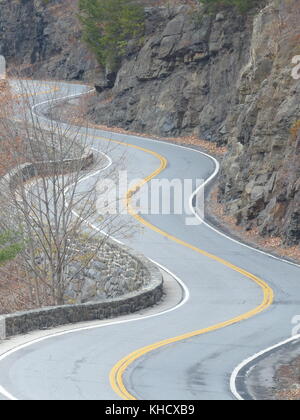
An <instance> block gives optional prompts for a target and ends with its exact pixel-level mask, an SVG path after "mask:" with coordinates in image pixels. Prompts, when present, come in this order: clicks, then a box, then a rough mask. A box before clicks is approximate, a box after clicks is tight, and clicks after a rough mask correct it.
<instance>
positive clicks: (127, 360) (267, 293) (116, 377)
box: [94, 136, 274, 400]
mask: <svg viewBox="0 0 300 420" xmlns="http://www.w3.org/2000/svg"><path fill="white" fill-rule="evenodd" d="M94 137H95V138H98V139H101V140H106V141H110V142H113V143H116V144H120V145H122V146H127V147H130V148H134V149H137V150H140V151H143V152H145V153H147V154H150V155H152V156H154V157H156V158H157V159H158V160H159V162H160V165H159V167H158V168H157V169H156V170H155V171H154V172H152V174H150V175H149V176H147V177H146V178H145V179H143V180H142V181H140V182H139V183H137V184H136V185H135V186H134V187H132V188H131V189H130V190H129V191H128V192H127V194H126V197H125V199H124V200H125V204H126V207H127V209H128V212H129V214H130V215H131V216H132V217H134V218H135V219H136V220H137V221H138V222H139V223H141V224H143V225H144V226H146V227H147V228H149V229H151V230H153V231H154V232H156V233H158V234H160V235H162V236H164V237H166V238H168V239H170V240H171V241H174V242H176V243H177V244H179V245H182V246H184V247H186V248H188V249H190V250H192V251H194V252H197V253H198V254H201V255H204V256H205V257H207V258H209V259H211V260H213V261H215V262H217V263H219V264H222V265H223V266H225V267H228V268H230V269H231V270H233V271H236V272H237V273H239V274H242V275H243V276H244V277H246V278H248V279H250V280H251V281H253V282H255V283H256V284H257V285H258V286H259V287H260V288H261V289H262V291H263V300H262V302H261V304H260V305H259V306H257V307H255V308H253V309H252V310H250V311H249V312H246V313H244V314H242V315H239V316H237V317H235V318H232V319H229V320H228V321H225V322H221V323H219V324H215V325H212V326H210V327H207V328H204V329H200V330H197V331H193V332H189V333H186V334H183V335H179V336H177V337H173V338H169V339H166V340H163V341H159V342H157V343H154V344H151V345H149V346H146V347H143V348H141V349H139V350H136V351H134V352H133V353H131V354H129V355H128V356H126V357H124V358H123V359H122V360H120V361H119V362H118V363H117V364H116V365H115V366H114V367H113V369H112V370H111V372H110V376H109V379H110V384H111V386H112V388H113V390H114V391H115V392H116V393H117V394H118V395H119V396H120V397H121V398H123V399H125V400H136V398H135V397H134V396H133V395H132V394H130V393H129V391H128V390H127V389H126V387H125V384H124V373H125V371H126V370H127V369H128V367H129V366H130V365H131V364H132V363H134V362H135V361H136V360H137V359H139V358H140V357H142V356H144V355H145V354H147V353H150V352H152V351H154V350H157V349H159V348H161V347H164V346H167V345H169V344H173V343H177V342H180V341H183V340H186V339H189V338H192V337H197V336H200V335H203V334H206V333H209V332H212V331H216V330H220V329H222V328H225V327H228V326H230V325H233V324H236V323H239V322H242V321H245V320H247V319H249V318H251V317H253V316H255V315H257V314H259V313H260V312H262V311H264V310H265V309H267V308H268V307H269V306H271V305H272V303H273V301H274V292H273V290H272V289H271V287H270V286H269V285H268V284H267V283H266V282H265V281H263V280H262V279H260V278H259V277H257V276H255V275H253V274H251V273H249V272H248V271H246V270H244V269H242V268H240V267H237V266H236V265H234V264H231V263H230V262H228V261H226V260H224V259H223V258H220V257H218V256H216V255H214V254H211V253H209V252H207V251H205V250H202V249H200V248H198V247H196V246H194V245H191V244H189V243H188V242H185V241H183V240H181V239H179V238H177V237H176V236H173V235H172V234H170V233H168V232H165V231H164V230H162V229H160V228H158V227H157V226H155V225H153V224H152V223H150V222H148V221H147V220H145V219H144V218H143V217H142V216H140V215H139V214H137V212H136V210H135V209H134V207H133V205H132V197H133V195H134V194H135V193H136V192H137V191H139V190H140V189H141V188H142V187H143V185H145V184H147V183H148V182H150V181H151V180H152V179H154V178H155V177H157V176H158V175H159V174H160V173H161V172H163V171H164V170H165V169H166V167H167V165H168V161H167V159H166V158H165V157H163V156H162V155H160V154H158V153H156V152H154V151H153V150H149V149H145V148H143V147H140V146H136V145H133V144H130V143H123V142H119V141H116V140H112V139H106V138H102V137H96V136H94Z"/></svg>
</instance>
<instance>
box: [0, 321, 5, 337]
mask: <svg viewBox="0 0 300 420" xmlns="http://www.w3.org/2000/svg"><path fill="white" fill-rule="evenodd" d="M5 339H6V319H5V317H4V316H0V340H5Z"/></svg>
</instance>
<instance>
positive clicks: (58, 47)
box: [0, 0, 98, 80]
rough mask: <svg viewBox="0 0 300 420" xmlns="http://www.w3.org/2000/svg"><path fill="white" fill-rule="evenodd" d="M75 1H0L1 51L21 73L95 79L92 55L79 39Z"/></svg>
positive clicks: (62, 77) (39, 76)
mask: <svg viewBox="0 0 300 420" xmlns="http://www.w3.org/2000/svg"><path fill="white" fill-rule="evenodd" d="M76 3H77V2H76V1H74V0H49V1H45V0H22V1H20V0H2V1H1V2H0V54H2V55H4V56H5V57H6V58H7V61H8V65H9V69H10V70H11V71H12V70H14V69H16V70H18V71H20V70H21V74H22V75H24V76H28V77H30V76H33V75H34V77H36V78H57V79H69V80H81V79H85V80H87V79H94V78H95V74H97V72H98V65H97V62H96V60H95V58H94V57H93V56H92V55H91V54H90V53H89V51H88V49H87V48H86V46H85V45H84V44H83V43H82V42H81V32H80V26H79V23H78V21H77V18H76V12H77V7H76Z"/></svg>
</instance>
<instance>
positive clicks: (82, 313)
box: [0, 244, 163, 340]
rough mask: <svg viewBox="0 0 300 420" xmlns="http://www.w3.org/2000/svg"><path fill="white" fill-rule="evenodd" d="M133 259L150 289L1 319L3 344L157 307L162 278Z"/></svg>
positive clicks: (148, 264)
mask: <svg viewBox="0 0 300 420" xmlns="http://www.w3.org/2000/svg"><path fill="white" fill-rule="evenodd" d="M114 245H115V244H114ZM115 246H116V245H115ZM125 248H126V247H124V249H125ZM131 252H132V251H131ZM134 258H136V259H139V261H140V263H141V264H142V265H143V266H144V268H145V270H147V271H148V273H149V276H150V282H149V284H148V285H147V286H144V287H143V288H142V289H140V290H138V291H136V292H132V293H128V294H127V295H125V296H122V297H119V298H115V299H108V300H105V301H102V302H92V303H84V304H78V305H65V306H57V307H49V308H42V309H36V310H32V311H26V312H17V313H15V314H10V315H4V316H0V340H4V339H6V338H9V337H12V336H15V335H19V334H27V333H29V332H30V331H35V330H44V329H48V328H54V327H58V326H60V325H66V324H74V323H77V322H84V321H94V320H101V319H108V318H112V317H116V316H120V315H126V314H130V313H133V312H136V311H140V310H142V309H145V308H147V307H149V306H152V305H155V304H156V303H158V302H159V301H160V300H161V298H162V295H163V279H162V274H161V272H160V271H159V270H158V268H156V266H155V265H154V264H152V263H151V262H150V261H148V260H147V259H146V258H145V257H143V256H141V255H135V256H134Z"/></svg>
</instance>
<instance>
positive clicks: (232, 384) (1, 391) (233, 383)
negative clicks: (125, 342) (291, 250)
mask: <svg viewBox="0 0 300 420" xmlns="http://www.w3.org/2000/svg"><path fill="white" fill-rule="evenodd" d="M93 91H94V90H91V91H88V92H84V93H81V94H78V95H70V96H66V97H63V98H57V99H55V101H60V100H64V99H68V98H71V97H72V98H73V97H80V96H82V95H85V94H87V93H90V92H93ZM49 102H51V100H48V101H44V102H41V103H39V104H36V105H34V106H33V110H35V109H36V108H37V107H38V106H40V105H45V104H46V103H49ZM34 114H35V116H36V117H38V118H42V119H44V120H47V121H48V119H47V118H45V117H43V116H39V115H38V114H36V113H34ZM100 131H104V130H100ZM108 133H109V132H108ZM111 134H119V133H114V132H111ZM123 136H128V137H129V135H128V134H127V135H126V134H123ZM102 137H104V136H102ZM130 137H131V138H135V139H137V140H146V141H148V142H153V143H160V144H167V145H169V146H171V147H176V148H181V149H185V150H188V151H193V152H196V153H200V154H201V155H203V156H206V157H207V158H209V159H211V160H212V161H213V162H214V164H215V170H214V172H213V174H212V175H211V176H210V177H209V178H208V179H207V180H206V181H205V183H204V184H203V185H201V186H200V187H199V188H198V189H197V190H196V191H195V192H194V193H193V194H192V196H191V197H190V203H189V204H190V208H191V210H192V212H193V213H194V215H195V217H197V218H198V219H199V220H200V221H201V222H202V223H203V224H204V225H205V226H207V227H208V228H209V229H211V230H213V231H214V232H215V233H217V234H218V235H220V236H223V237H224V238H226V239H228V240H230V241H232V242H234V243H237V244H239V245H241V246H243V247H246V248H248V249H251V250H253V251H256V252H258V253H260V254H263V255H266V256H268V257H270V258H273V259H275V260H277V261H281V262H283V263H286V264H289V265H292V266H295V267H298V268H300V265H299V264H296V263H293V262H291V261H288V260H285V259H284V258H280V257H276V256H275V255H272V254H269V253H267V252H265V251H262V250H260V249H256V248H254V247H252V246H250V245H247V244H245V243H243V242H241V241H238V240H236V239H233V238H231V237H230V236H228V235H226V234H225V233H223V232H221V231H219V230H218V229H216V228H214V227H213V226H211V225H210V224H209V223H207V222H206V221H205V220H204V219H202V218H201V217H200V216H199V215H198V214H197V212H196V211H195V209H194V207H193V199H194V197H195V196H196V195H197V194H198V192H199V191H200V190H201V189H202V188H205V186H206V185H207V184H208V183H209V182H211V181H212V180H213V179H214V178H215V177H216V176H217V175H218V173H219V170H220V164H219V162H218V161H217V159H215V158H214V157H212V156H210V155H208V154H207V153H204V152H202V151H200V150H196V149H193V148H192V147H186V146H181V145H177V144H174V143H171V142H170V143H169V142H167V141H161V140H155V139H148V138H145V137H138V136H130ZM115 241H116V242H119V243H121V242H120V241H118V240H116V239H115ZM152 262H154V263H155V264H157V265H158V266H159V267H161V268H162V269H164V270H165V271H166V272H168V273H169V274H170V275H172V276H173V277H174V278H175V279H176V280H177V281H178V283H179V284H180V285H181V287H182V288H183V290H184V292H185V297H184V299H183V301H182V302H181V303H180V304H179V305H177V306H176V307H174V308H171V309H169V310H167V311H164V312H162V313H159V314H154V315H150V316H145V317H142V318H136V319H132V320H126V321H116V322H112V323H108V324H105V325H102V326H94V327H85V328H77V329H73V330H71V331H65V332H62V333H57V334H52V335H49V336H46V337H43V338H42V339H38V340H33V341H31V342H29V343H26V344H25V345H23V346H19V347H16V348H15V349H13V350H10V351H9V352H7V353H5V354H4V355H2V356H1V357H0V361H2V360H4V359H5V358H6V357H8V356H10V355H11V354H13V353H15V352H17V351H18V350H21V349H23V348H26V347H29V346H31V345H33V344H35V343H38V342H41V341H44V340H46V339H49V338H52V337H57V336H61V335H65V334H70V333H75V332H80V331H86V330H90V329H96V328H102V327H105V326H110V325H115V324H122V323H127V322H134V321H140V320H143V319H147V318H152V317H156V316H161V315H163V314H165V313H169V312H172V311H174V310H176V309H178V308H179V307H181V306H182V305H184V304H185V303H186V302H187V301H188V300H189V297H190V294H189V290H188V289H187V287H186V285H185V284H184V282H183V281H182V280H180V279H179V278H178V277H177V276H176V275H174V274H173V273H172V272H171V271H169V270H168V269H166V268H165V267H163V266H161V265H160V264H158V263H156V262H155V261H152ZM298 338H300V335H299V336H296V337H293V338H291V339H289V340H286V341H284V342H282V343H280V344H278V345H277V346H274V347H270V348H268V349H267V350H264V351H262V352H260V353H257V354H256V355H254V356H252V357H251V358H249V359H247V360H245V361H244V362H242V363H241V364H240V365H239V366H238V367H237V368H235V370H234V372H233V373H232V376H231V379H230V389H231V392H232V393H233V395H234V396H235V397H236V398H237V399H238V400H243V398H242V397H241V396H240V394H239V393H238V391H237V389H236V379H237V377H238V374H239V372H240V371H241V369H243V367H245V366H246V365H247V364H248V363H251V361H253V360H255V359H256V358H257V357H260V356H261V355H263V354H265V353H267V352H268V351H272V350H274V349H276V348H278V347H280V346H282V345H284V344H287V343H289V342H291V341H293V340H297V339H298ZM0 394H2V395H4V396H5V397H6V398H8V399H10V400H16V398H15V397H14V396H13V395H11V394H10V393H9V392H7V391H6V390H5V389H4V388H3V387H1V386H0Z"/></svg>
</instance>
